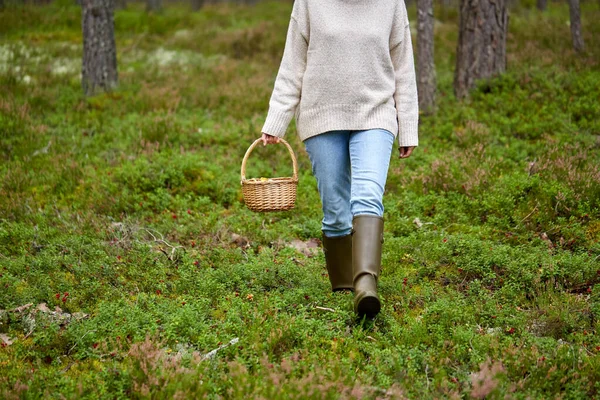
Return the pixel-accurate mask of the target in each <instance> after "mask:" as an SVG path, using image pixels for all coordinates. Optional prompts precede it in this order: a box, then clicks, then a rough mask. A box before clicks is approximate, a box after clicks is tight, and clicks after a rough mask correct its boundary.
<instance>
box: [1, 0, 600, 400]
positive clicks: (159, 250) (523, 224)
mask: <svg viewBox="0 0 600 400" xmlns="http://www.w3.org/2000/svg"><path fill="white" fill-rule="evenodd" d="M71 3H72V2H67V1H62V2H55V3H53V4H50V5H46V6H31V5H30V6H26V7H21V8H20V7H16V6H9V7H7V8H5V9H3V10H0V34H1V35H2V37H3V40H2V43H1V44H0V92H1V93H2V96H1V97H0V159H1V160H2V162H1V163H0V285H1V287H2V290H1V291H0V309H1V310H2V311H0V334H1V335H2V336H1V338H2V343H3V345H2V348H1V350H0V365H1V366H2V371H3V373H2V376H1V377H0V394H1V396H2V397H3V398H40V397H44V398H111V399H112V398H171V397H174V398H189V397H207V398H390V399H391V398H470V397H473V398H484V397H485V398H523V399H525V398H532V399H536V398H539V399H548V398H565V399H577V398H594V397H596V396H599V395H600V384H599V383H598V382H600V364H599V362H598V360H599V359H600V358H599V357H598V353H599V352H600V338H599V336H598V335H599V332H598V328H599V325H598V324H599V323H598V316H599V315H600V244H599V240H600V223H599V222H598V221H600V208H599V204H600V169H599V167H598V165H600V163H599V162H600V155H599V154H600V153H599V152H598V148H599V147H600V122H599V120H598V109H600V104H599V101H598V93H597V91H598V87H599V86H600V73H599V72H598V71H599V70H600V69H599V66H600V48H599V47H598V43H597V41H594V40H593V38H596V37H598V36H599V35H600V26H599V25H598V24H595V23H594V22H593V21H596V20H598V19H599V18H600V10H598V7H597V5H596V4H592V3H583V5H582V7H583V12H582V15H583V27H584V39H585V40H586V44H587V46H588V47H587V50H586V51H585V52H584V53H582V54H576V53H574V52H573V51H572V50H571V44H570V40H569V30H568V29H569V28H568V26H567V25H566V24H565V21H567V20H568V8H567V6H566V4H558V3H551V4H550V5H549V9H548V11H547V12H545V13H540V12H538V11H536V10H535V9H534V8H533V5H529V4H524V5H521V6H519V7H516V8H514V9H513V10H512V12H511V18H510V33H509V43H508V71H507V73H506V74H504V75H503V76H501V77H498V78H496V79H493V80H491V81H489V82H482V83H481V84H480V86H479V87H478V88H477V89H476V90H475V91H474V93H473V95H472V97H471V99H470V100H468V101H464V102H458V101H457V100H456V99H455V98H454V96H453V94H452V76H453V66H454V52H455V47H456V39H457V27H456V23H457V14H456V11H455V10H452V9H450V8H447V9H443V8H441V7H438V9H436V15H438V18H439V21H438V23H437V24H436V38H435V40H436V42H435V44H436V65H437V69H438V71H437V74H438V100H439V101H438V110H437V113H436V114H435V115H433V116H430V117H422V119H421V128H420V132H421V146H419V148H418V149H417V150H416V151H415V153H414V155H413V156H412V157H411V158H409V159H407V160H402V161H400V160H399V159H397V157H394V158H393V160H392V165H391V168H390V174H389V179H388V185H387V188H386V195H385V199H384V202H385V207H386V214H385V219H386V227H385V245H384V254H383V264H384V265H383V273H382V277H381V281H380V287H381V295H382V298H383V310H382V313H381V314H380V315H379V316H378V317H377V318H375V320H374V321H358V320H356V318H355V317H354V314H353V312H352V301H351V298H352V297H351V294H348V293H335V294H332V293H330V292H329V287H328V280H327V277H326V275H325V272H326V271H325V268H324V258H323V255H322V253H321V252H320V251H317V252H312V253H311V252H306V251H305V252H300V251H298V250H297V249H296V248H294V247H293V246H291V244H293V243H299V242H298V241H305V242H308V241H310V240H311V239H318V238H319V237H320V218H321V211H320V204H319V198H318V193H317V190H316V182H315V180H314V178H313V177H312V175H311V174H310V162H309V160H308V157H307V155H306V153H305V151H304V148H303V145H302V143H301V142H300V141H299V140H298V139H297V137H296V135H295V127H294V126H293V124H292V126H291V127H290V129H289V133H288V138H289V140H290V142H291V143H292V145H293V147H294V148H295V150H296V152H297V155H298V161H299V166H300V185H299V193H298V201H297V208H296V209H295V210H294V211H290V212H285V213H277V214H255V213H252V212H250V211H248V210H247V209H245V207H244V205H243V202H242V198H241V190H240V185H239V179H240V177H239V172H240V171H239V168H240V163H241V160H242V157H243V155H244V152H245V151H246V149H247V147H248V146H249V145H250V143H251V142H252V140H253V139H255V138H256V137H257V136H258V135H259V133H260V132H259V131H260V128H261V126H262V122H263V121H264V117H265V113H266V109H267V106H268V100H269V96H270V91H271V89H272V85H273V81H274V78H275V74H276V72H277V68H278V65H279V61H280V57H281V54H282V51H283V45H284V40H285V32H286V29H287V23H288V21H289V19H288V18H289V12H290V4H288V3H287V2H265V3H259V4H258V5H256V6H253V7H246V6H235V5H230V4H223V5H211V6H207V7H205V8H204V9H203V10H202V11H201V12H198V13H191V12H189V9H188V7H187V5H185V4H173V5H169V6H168V7H166V8H165V11H164V13H162V14H150V15H148V14H146V13H145V12H144V7H143V5H142V4H137V3H132V4H130V5H129V6H128V8H127V9H126V10H121V11H118V12H117V14H116V31H117V46H118V60H119V78H120V86H119V89H118V90H116V91H115V92H112V93H107V94H102V95H99V96H96V97H93V98H84V97H83V95H82V90H81V87H80V82H79V68H80V67H79V65H80V61H79V60H80V57H81V33H80V27H79V23H80V14H79V12H80V11H79V9H78V8H77V7H76V6H73V5H72V4H71ZM438 10H439V11H438ZM410 13H411V16H412V18H411V21H414V20H415V18H414V16H415V10H414V6H413V7H411V8H410ZM247 172H248V176H275V175H280V176H283V175H289V174H290V173H291V163H290V162H289V159H288V156H287V154H286V152H285V149H283V148H278V147H277V146H270V147H267V148H259V149H257V150H256V151H255V152H254V153H253V156H252V157H251V159H250V161H249V165H248V171H247ZM296 247H298V246H296ZM27 304H31V305H30V306H28V307H27V306H26V305H27ZM42 304H45V306H44V305H42ZM24 305H25V306H26V307H21V306H24ZM331 310H333V311H331ZM236 339H237V340H236ZM214 349H219V350H218V351H217V352H216V354H214V353H210V352H211V351H212V350H214ZM211 354H212V355H211Z"/></svg>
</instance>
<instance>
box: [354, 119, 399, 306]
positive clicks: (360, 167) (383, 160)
mask: <svg viewBox="0 0 600 400" xmlns="http://www.w3.org/2000/svg"><path fill="white" fill-rule="evenodd" d="M393 144H394V136H393V135H392V134H391V133H390V132H388V131H386V130H383V129H373V130H368V131H355V132H353V133H352V134H351V135H350V143H349V147H350V158H351V164H352V195H351V202H350V203H351V210H352V215H353V220H352V223H353V235H352V272H353V286H354V292H355V297H354V309H355V311H356V312H357V313H358V314H359V315H366V316H368V317H374V316H375V315H377V313H379V310H380V309H381V302H380V301H379V296H378V295H377V280H378V277H379V271H380V267H381V246H382V243H383V192H384V188H385V181H386V179H387V172H388V168H389V164H390V156H391V153H392V147H393Z"/></svg>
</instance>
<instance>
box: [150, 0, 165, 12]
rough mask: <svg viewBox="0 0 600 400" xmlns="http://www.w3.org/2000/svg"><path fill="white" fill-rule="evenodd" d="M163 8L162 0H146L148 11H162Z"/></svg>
mask: <svg viewBox="0 0 600 400" xmlns="http://www.w3.org/2000/svg"><path fill="white" fill-rule="evenodd" d="M161 10H162V0H146V11H148V12H160V11H161Z"/></svg>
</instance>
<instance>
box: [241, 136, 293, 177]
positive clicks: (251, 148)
mask: <svg viewBox="0 0 600 400" xmlns="http://www.w3.org/2000/svg"><path fill="white" fill-rule="evenodd" d="M260 142H262V138H258V139H256V140H255V141H254V143H252V144H251V145H250V147H248V150H246V154H245V155H244V159H243V160H242V171H241V175H242V182H243V181H245V180H246V162H247V161H248V157H250V153H252V150H254V148H255V147H256V146H258V144H259V143H260ZM279 142H280V143H283V144H284V145H285V147H287V149H288V151H289V152H290V157H292V164H293V168H294V176H293V179H294V180H296V181H297V180H298V161H297V160H296V156H295V155H294V150H292V147H291V146H290V145H289V143H288V142H287V141H285V140H284V139H282V138H279Z"/></svg>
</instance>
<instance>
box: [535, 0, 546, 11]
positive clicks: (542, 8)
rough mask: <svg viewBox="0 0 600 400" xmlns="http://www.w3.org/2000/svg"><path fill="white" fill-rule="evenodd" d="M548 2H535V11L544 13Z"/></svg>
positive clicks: (539, 0)
mask: <svg viewBox="0 0 600 400" xmlns="http://www.w3.org/2000/svg"><path fill="white" fill-rule="evenodd" d="M547 3H548V0H537V9H538V10H540V11H546V5H547Z"/></svg>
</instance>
